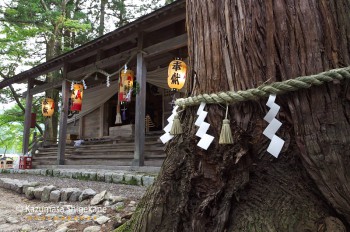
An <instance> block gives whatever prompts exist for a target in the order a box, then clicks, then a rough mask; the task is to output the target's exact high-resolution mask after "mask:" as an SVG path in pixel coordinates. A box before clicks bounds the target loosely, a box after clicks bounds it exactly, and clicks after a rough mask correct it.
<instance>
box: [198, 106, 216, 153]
mask: <svg viewBox="0 0 350 232" xmlns="http://www.w3.org/2000/svg"><path fill="white" fill-rule="evenodd" d="M205 105H206V104H205V103H204V102H202V103H201V104H200V106H199V108H198V110H197V115H198V118H197V120H196V122H195V125H196V126H199V129H198V131H197V133H196V136H198V137H200V138H201V140H199V142H198V143H197V146H199V147H201V148H203V149H204V150H207V149H208V147H209V146H210V144H211V143H212V142H213V140H214V137H213V136H211V135H208V134H207V131H208V129H209V127H210V124H209V123H207V122H204V120H205V118H206V117H207V115H208V112H206V111H204V107H205Z"/></svg>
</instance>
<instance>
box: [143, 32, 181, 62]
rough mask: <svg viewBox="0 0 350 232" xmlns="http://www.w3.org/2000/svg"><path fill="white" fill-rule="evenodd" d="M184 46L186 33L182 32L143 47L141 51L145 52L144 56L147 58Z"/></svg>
mask: <svg viewBox="0 0 350 232" xmlns="http://www.w3.org/2000/svg"><path fill="white" fill-rule="evenodd" d="M185 46H187V34H182V35H179V36H176V37H174V38H171V39H168V40H165V41H163V42H160V43H157V44H154V45H152V46H149V47H147V48H144V49H143V51H144V52H146V55H145V57H146V58H149V57H151V56H156V55H159V54H162V53H166V52H169V51H172V50H175V49H178V48H181V47H185Z"/></svg>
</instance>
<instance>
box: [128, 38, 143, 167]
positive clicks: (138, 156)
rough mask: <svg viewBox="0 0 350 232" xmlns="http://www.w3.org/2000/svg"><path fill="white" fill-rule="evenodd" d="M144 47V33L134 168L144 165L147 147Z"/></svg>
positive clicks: (139, 56) (138, 71) (140, 40)
mask: <svg viewBox="0 0 350 232" xmlns="http://www.w3.org/2000/svg"><path fill="white" fill-rule="evenodd" d="M142 46H143V33H139V36H138V49H139V53H138V54H137V68H136V80H137V82H138V83H139V85H140V92H139V93H138V94H137V95H136V105H135V106H136V108H135V150H134V160H133V162H132V166H143V165H144V158H145V157H144V150H145V149H144V146H145V116H146V72H147V70H146V63H145V57H144V54H143V53H142V52H141V49H142Z"/></svg>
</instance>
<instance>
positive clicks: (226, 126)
mask: <svg viewBox="0 0 350 232" xmlns="http://www.w3.org/2000/svg"><path fill="white" fill-rule="evenodd" d="M227 113H228V105H226V116H225V119H224V120H223V122H222V128H221V133H220V138H219V144H233V138H232V132H231V127H230V120H228V119H227Z"/></svg>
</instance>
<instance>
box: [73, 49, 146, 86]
mask: <svg viewBox="0 0 350 232" xmlns="http://www.w3.org/2000/svg"><path fill="white" fill-rule="evenodd" d="M139 52H140V53H142V54H147V52H145V51H142V50H139V51H135V52H133V53H132V54H131V56H130V57H129V59H128V60H127V61H126V62H125V64H124V65H123V66H122V67H121V68H120V69H118V70H117V71H115V72H113V73H108V72H106V71H104V70H103V69H98V68H97V67H96V63H95V70H94V71H92V72H89V73H88V74H86V75H85V76H84V77H83V79H81V80H80V81H77V80H69V79H67V81H68V82H71V83H82V82H83V81H84V80H85V79H87V78H88V77H90V76H91V75H92V74H94V73H97V72H98V73H101V74H103V75H105V76H106V78H109V77H111V76H114V75H116V74H118V73H120V72H121V71H122V70H123V69H125V67H127V65H128V64H129V62H130V61H131V60H132V59H133V58H134V57H135V56H136V55H137V54H138V53H139ZM72 86H73V84H72ZM71 90H73V88H71Z"/></svg>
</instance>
